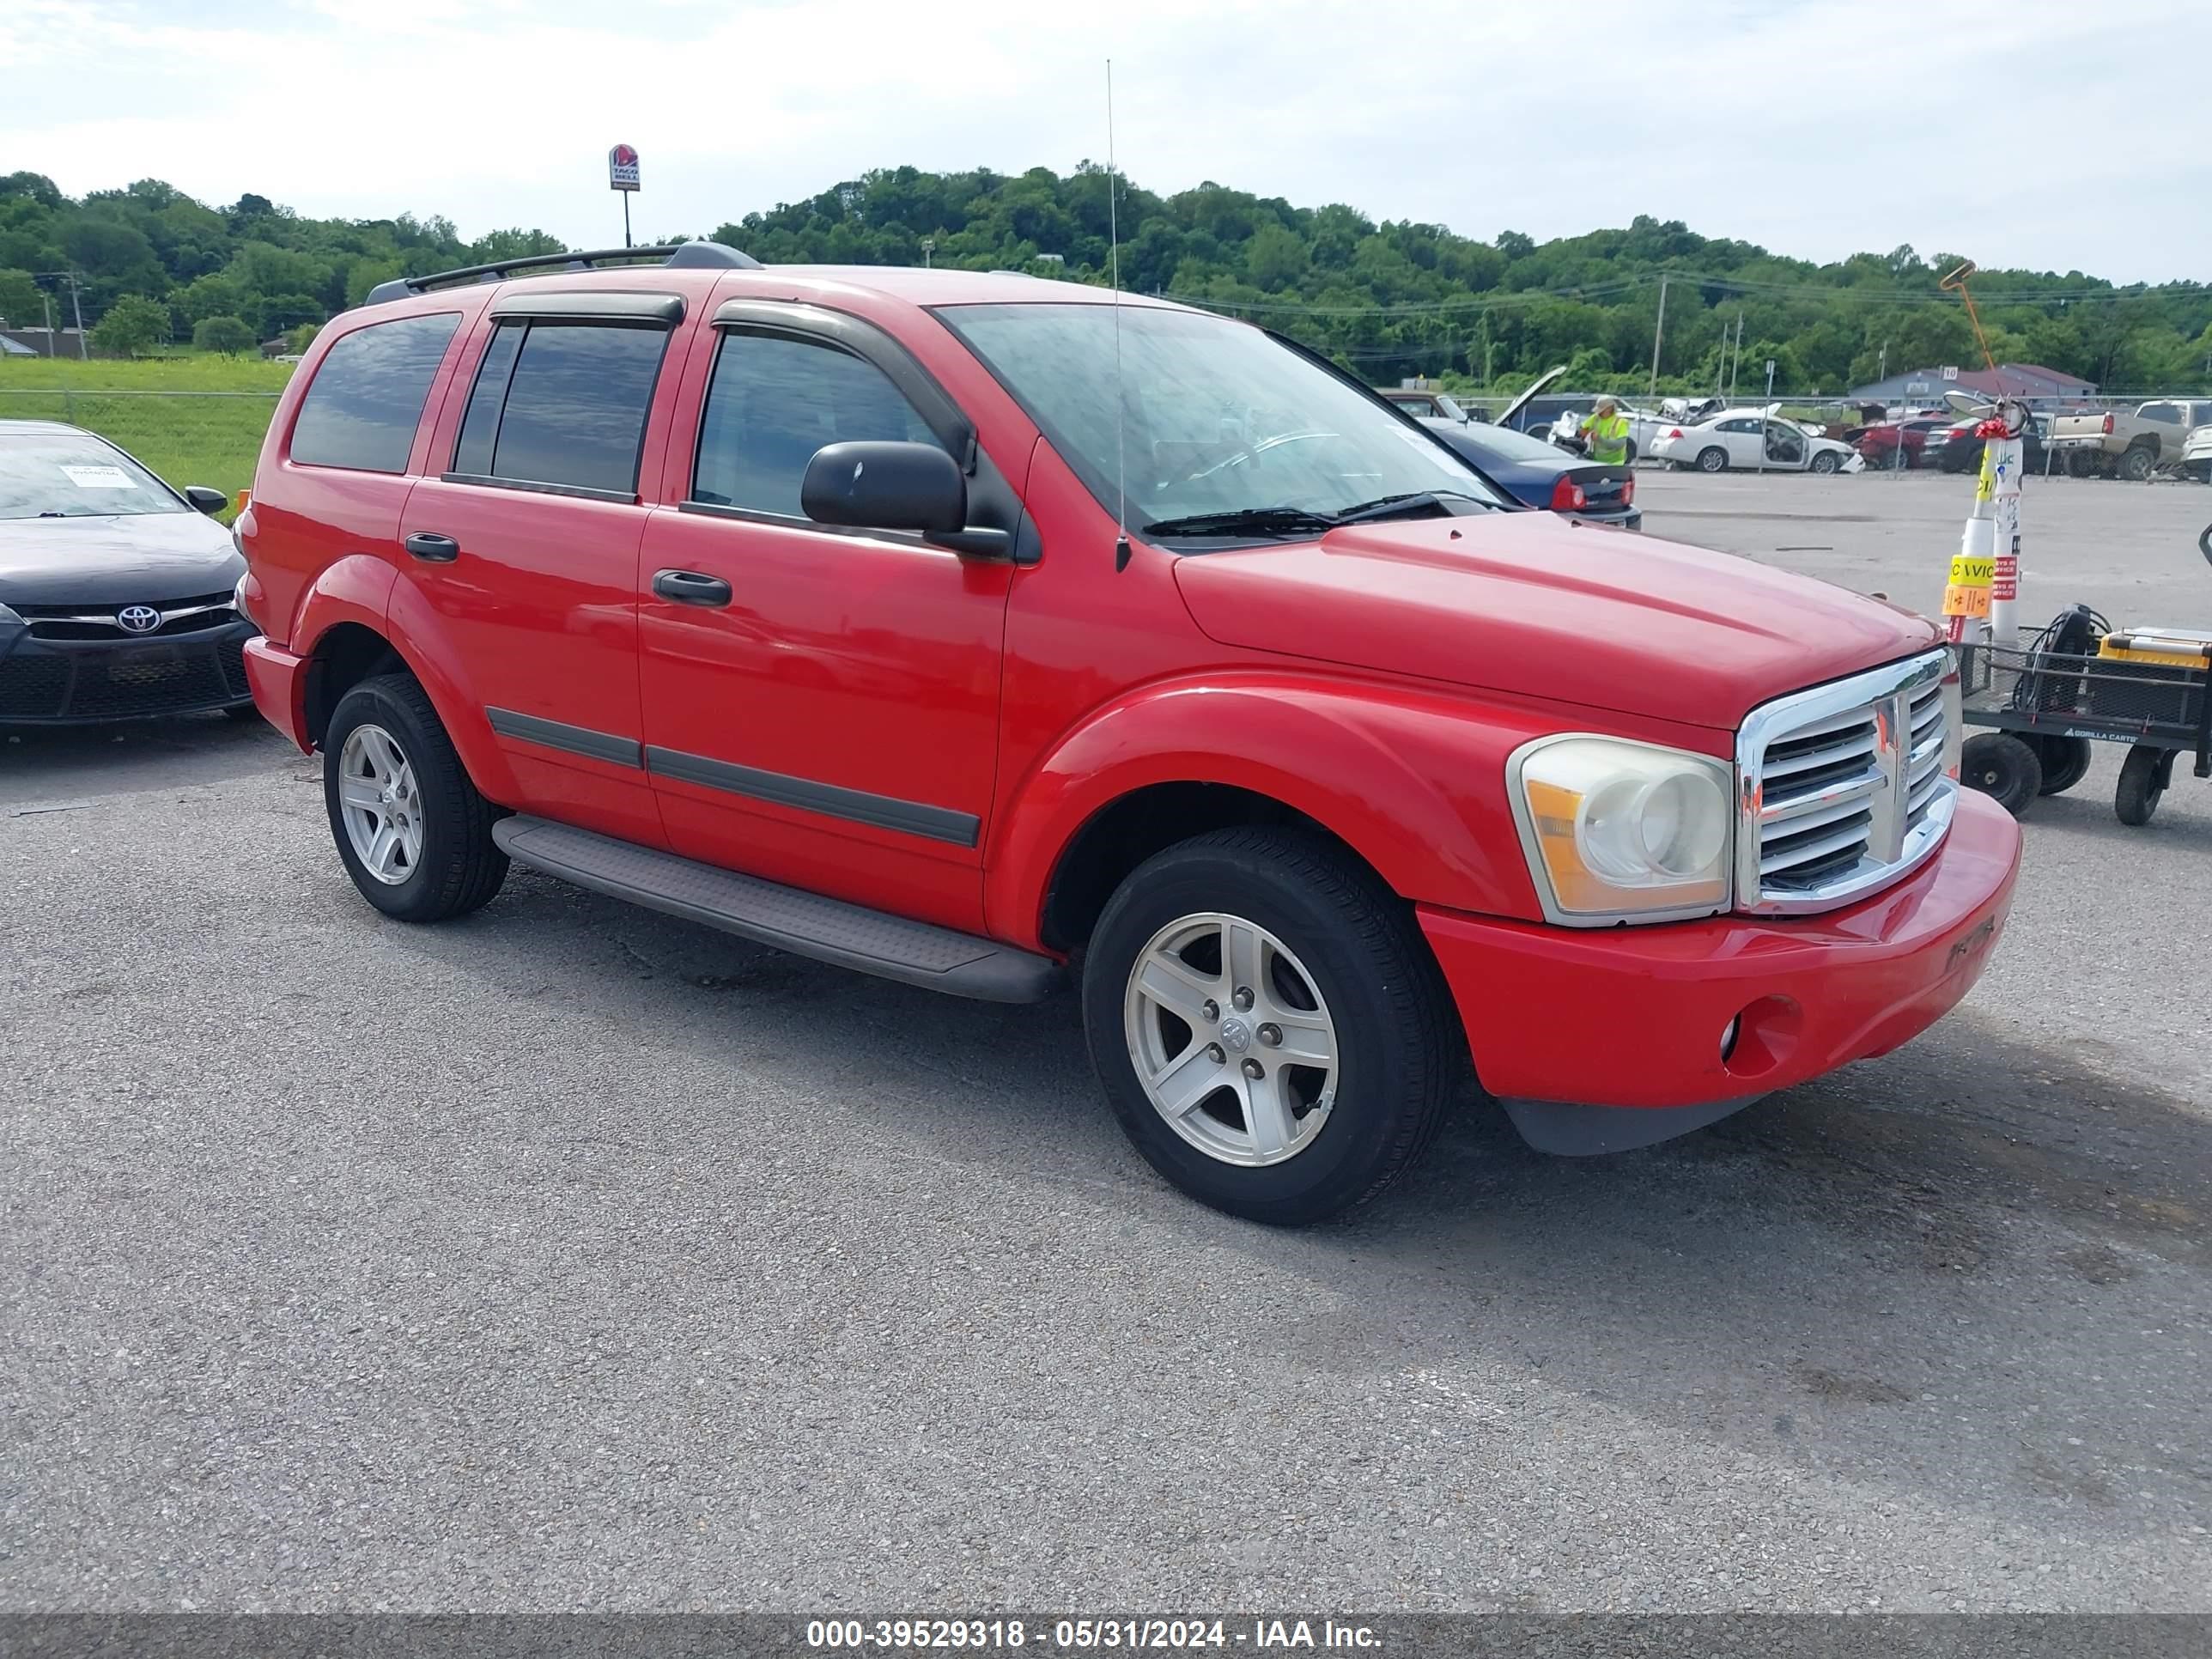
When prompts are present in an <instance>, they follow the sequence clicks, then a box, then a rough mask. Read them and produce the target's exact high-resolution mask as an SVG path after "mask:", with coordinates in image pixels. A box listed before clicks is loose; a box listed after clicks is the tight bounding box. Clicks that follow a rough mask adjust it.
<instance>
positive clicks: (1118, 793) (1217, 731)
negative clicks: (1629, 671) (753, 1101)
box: [984, 671, 1559, 950]
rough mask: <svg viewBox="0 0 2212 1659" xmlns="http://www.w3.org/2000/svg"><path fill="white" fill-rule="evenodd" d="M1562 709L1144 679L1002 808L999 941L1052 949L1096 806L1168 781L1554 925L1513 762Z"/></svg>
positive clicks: (1396, 881)
mask: <svg viewBox="0 0 2212 1659" xmlns="http://www.w3.org/2000/svg"><path fill="white" fill-rule="evenodd" d="M1558 729H1559V720H1557V719H1556V717H1549V718H1547V716H1545V715H1543V714H1539V713H1537V712H1536V711H1534V710H1532V709H1528V708H1514V707H1510V706H1508V705H1504V704H1499V703H1492V702H1484V701H1482V700H1480V699H1479V698H1474V697H1465V696H1442V695H1432V694H1430V693H1427V692H1425V691H1420V690H1406V689H1404V688H1401V687H1382V686H1377V685H1374V684H1350V683H1331V682H1328V681H1325V680H1322V681H1316V679H1315V678H1313V677H1312V676H1311V675H1310V674H1300V673H1295V672H1285V671H1252V672H1245V673H1231V674H1223V673H1219V672H1215V673H1212V674H1209V675H1207V676H1206V677H1205V678H1194V679H1182V680H1171V681H1167V682H1164V683H1158V684H1152V685H1149V686H1144V687H1140V688H1138V689H1137V690H1133V691H1131V692H1129V693H1128V694H1127V695H1126V696H1122V697H1121V698H1118V699H1116V700H1115V702H1111V703H1109V704H1107V705H1105V706H1104V707H1103V708H1100V709H1098V710H1097V711H1096V712H1095V713H1094V714H1091V716H1090V717H1089V718H1088V719H1086V720H1085V721H1084V722H1083V723H1082V724H1081V725H1079V726H1077V727H1075V728H1074V729H1073V731H1071V732H1068V733H1067V734H1066V736H1065V737H1064V738H1062V739H1061V740H1060V742H1059V743H1058V744H1056V745H1055V746H1054V748H1052V749H1051V750H1049V751H1048V752H1047V753H1046V754H1045V756H1044V757H1042V759H1041V760H1040V761H1039V762H1038V763H1037V764H1036V766H1035V767H1033V768H1032V769H1030V772H1029V773H1028V775H1026V776H1025V777H1024V779H1023V781H1021V783H1020V784H1019V785H1018V787H1017V788H1016V789H1015V791H1014V793H1013V795H1012V799H1010V800H1009V801H1008V802H1007V804H1006V810H1005V811H1001V812H1000V813H999V814H998V815H997V819H996V823H995V824H994V830H993V834H992V836H991V841H990V843H989V846H988V848H987V853H986V856H985V861H984V870H985V875H984V914H985V916H986V917H987V920H988V924H989V927H990V930H991V932H992V933H993V935H994V937H997V938H1000V939H1006V940H1008V941H1009V942H1011V943H1015V944H1019V945H1023V946H1024V947H1026V948H1029V949H1032V950H1035V949H1039V948H1041V947H1042V940H1041V939H1040V937H1039V935H1040V932H1041V929H1042V921H1043V914H1044V902H1045V898H1046V896H1047V893H1048V891H1049V890H1050V886H1051V883H1052V878H1053V875H1054V871H1055V869H1056V868H1057V866H1058V865H1059V862H1060V858H1061V857H1062V855H1063V854H1065V852H1066V848H1067V847H1068V846H1069V844H1070V843H1071V842H1073V840H1074V838H1075V836H1076V835H1077V833H1078V832H1079V830H1080V829H1082V828H1083V826H1084V825H1085V823H1088V822H1089V821H1090V820H1091V818H1092V817H1094V816H1096V815H1097V813H1098V812H1099V811H1102V810H1103V809H1104V808H1105V807H1107V806H1109V805H1112V804H1113V802H1115V800H1117V799H1121V797H1122V796H1124V795H1127V794H1128V793H1131V792H1133V791H1134V790H1139V789H1142V788H1145V787H1147V786H1149V785H1152V784H1158V783H1176V782H1194V783H1218V784H1228V785H1233V786H1235V787H1239V788H1243V789H1249V790H1252V791H1254V792H1255V793H1259V794H1262V795H1266V796H1268V797H1270V798H1271V799H1275V800H1278V801H1280V802H1282V803H1283V804H1284V805H1287V806H1290V807H1293V808H1295V809H1296V810H1297V811H1300V812H1303V813H1304V814H1305V815H1306V816H1307V817H1310V818H1312V819H1313V820H1315V821H1316V823H1320V824H1322V826H1323V827H1324V828H1326V829H1328V830H1329V831H1330V832H1331V833H1332V834H1334V835H1335V836H1337V837H1339V838H1340V840H1342V841H1343V842H1346V844H1347V845H1348V846H1350V847H1351V848H1352V849H1353V850H1354V851H1355V852H1357V853H1358V854H1359V855H1360V856H1361V857H1362V858H1364V859H1365V860H1367V862H1368V863H1369V864H1370V865H1371V866H1374V868H1375V870H1376V872H1377V873H1379V874H1380V875H1381V876H1382V878H1383V880H1384V881H1386V882H1388V883H1389V885H1390V887H1391V888H1392V890H1394V891H1395V892H1397V893H1398V894H1399V895H1400V896H1402V897H1404V898H1407V899H1408V900H1411V901H1413V902H1417V903H1425V904H1433V905H1440V906H1443V907H1445V908H1451V909H1455V910H1466V911H1473V912H1476V913H1479V914H1483V915H1499V916H1512V917H1516V918H1520V919H1522V920H1526V921H1541V919H1542V910H1541V907H1540V906H1539V904H1538V902H1537V899H1536V893H1535V889H1534V884H1532V882H1531V880H1530V878H1529V875H1528V864H1527V861H1526V860H1525V859H1524V857H1523V856H1522V852H1521V846H1520V839H1519V836H1518V834H1517V832H1516V830H1515V829H1514V825H1513V816H1512V812H1511V811H1510V807H1509V806H1508V805H1507V802H1506V799H1505V761H1506V757H1508V756H1509V755H1510V754H1511V753H1512V751H1513V750H1515V749H1516V748H1517V747H1518V746H1519V745H1520V744H1522V743H1524V742H1526V741H1527V740H1528V738H1532V737H1536V736H1540V735H1541V734H1543V733H1544V732H1550V731H1555V730H1558Z"/></svg>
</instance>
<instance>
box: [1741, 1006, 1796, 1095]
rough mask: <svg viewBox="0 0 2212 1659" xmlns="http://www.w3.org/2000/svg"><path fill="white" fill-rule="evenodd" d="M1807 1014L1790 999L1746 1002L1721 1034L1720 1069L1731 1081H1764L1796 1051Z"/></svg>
mask: <svg viewBox="0 0 2212 1659" xmlns="http://www.w3.org/2000/svg"><path fill="white" fill-rule="evenodd" d="M1804 1020H1805V1012H1804V1010H1803V1009H1802V1008H1801V1007H1799V1006H1797V1004H1796V1002H1795V1001H1793V1000H1791V999H1790V998H1788V997H1782V996H1767V997H1760V998H1759V1000H1757V1001H1755V1002H1747V1003H1746V1004H1745V1005H1744V1006H1743V1007H1742V1008H1741V1010H1740V1011H1739V1012H1737V1014H1736V1017H1735V1018H1734V1019H1732V1020H1730V1021H1729V1023H1728V1025H1727V1028H1726V1029H1725V1030H1723V1031H1722V1032H1721V1065H1722V1066H1723V1068H1724V1069H1725V1070H1726V1071H1727V1073H1728V1074H1729V1076H1730V1077H1736V1078H1754V1077H1764V1076H1765V1075H1766V1074H1767V1073H1770V1072H1772V1071H1774V1070H1775V1069H1776V1068H1777V1067H1778V1066H1781V1065H1783V1064H1784V1062H1786V1061H1787V1060H1789V1058H1790V1054H1791V1053H1792V1052H1794V1051H1795V1049H1796V1047H1797V1034H1798V1031H1799V1030H1801V1029H1802V1026H1803V1024H1804Z"/></svg>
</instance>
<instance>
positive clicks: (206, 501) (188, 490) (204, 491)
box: [185, 484, 230, 518]
mask: <svg viewBox="0 0 2212 1659" xmlns="http://www.w3.org/2000/svg"><path fill="white" fill-rule="evenodd" d="M185 500H186V501H190V502H191V504H192V507H193V510H194V511H195V512H199V513H206V514H207V515H208V516H209V517H210V518H213V517H214V516H215V515H216V513H220V512H222V510H223V508H225V507H228V506H229V505H230V497H229V496H228V495H224V494H223V493H222V491H221V490H220V489H209V488H208V486H207V485H205V484H186V485H185Z"/></svg>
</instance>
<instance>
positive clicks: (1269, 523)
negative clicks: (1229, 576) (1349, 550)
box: [1145, 507, 1340, 536]
mask: <svg viewBox="0 0 2212 1659" xmlns="http://www.w3.org/2000/svg"><path fill="white" fill-rule="evenodd" d="M1339 522H1340V521H1339V520H1337V519H1335V518H1334V517H1333V516H1332V515H1330V514H1329V513H1312V512H1309V511H1308V510H1307V509H1306V508H1304V507H1237V508H1234V509H1232V510H1231V511H1229V512H1225V513H1192V514H1191V515H1190V516H1189V517H1188V518H1183V519H1158V520H1154V521H1153V522H1152V523H1151V524H1148V525H1146V526H1145V534H1146V535H1147V536H1295V535H1298V534H1300V533H1302V532H1307V531H1313V530H1334V529H1335V528H1336V526H1337V525H1338V523H1339Z"/></svg>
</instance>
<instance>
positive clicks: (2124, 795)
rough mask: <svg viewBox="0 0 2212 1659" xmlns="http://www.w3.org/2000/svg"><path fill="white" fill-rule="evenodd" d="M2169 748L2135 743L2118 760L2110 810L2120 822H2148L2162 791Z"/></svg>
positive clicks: (2163, 789) (2168, 758)
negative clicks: (2122, 758)
mask: <svg viewBox="0 0 2212 1659" xmlns="http://www.w3.org/2000/svg"><path fill="white" fill-rule="evenodd" d="M2171 759H2172V751H2171V750H2165V749H2160V748H2159V747H2158V746H2157V745H2155V744H2148V743H2139V744H2136V746H2135V747H2134V748H2132V749H2130V750H2128V757H2127V759H2125V760H2124V761H2122V762H2121V763H2120V787H2119V788H2118V790H2117V791H2115V792H2114V793H2113V795H2112V811H2115V812H2117V813H2118V814H2119V816H2120V822H2121V823H2149V822H2150V815H2151V814H2152V813H2154V812H2155V811H2158V799H2159V797H2160V795H2163V794H2164V793H2166V777H2167V775H2168V771H2169V763H2170V761H2171Z"/></svg>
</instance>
